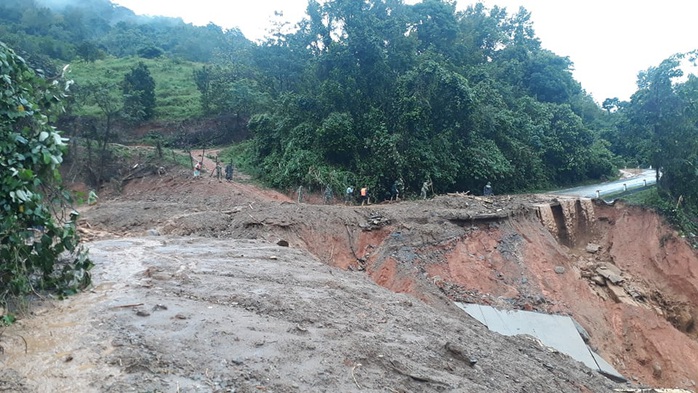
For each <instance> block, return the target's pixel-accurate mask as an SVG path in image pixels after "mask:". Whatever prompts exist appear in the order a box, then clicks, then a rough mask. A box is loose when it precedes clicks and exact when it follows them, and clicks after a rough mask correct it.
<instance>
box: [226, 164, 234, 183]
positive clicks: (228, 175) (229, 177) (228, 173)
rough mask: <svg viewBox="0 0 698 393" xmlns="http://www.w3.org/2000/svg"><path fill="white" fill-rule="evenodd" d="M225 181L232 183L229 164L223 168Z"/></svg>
mask: <svg viewBox="0 0 698 393" xmlns="http://www.w3.org/2000/svg"><path fill="white" fill-rule="evenodd" d="M225 180H226V181H229V182H230V181H233V163H232V162H231V163H229V164H228V165H226V166H225Z"/></svg>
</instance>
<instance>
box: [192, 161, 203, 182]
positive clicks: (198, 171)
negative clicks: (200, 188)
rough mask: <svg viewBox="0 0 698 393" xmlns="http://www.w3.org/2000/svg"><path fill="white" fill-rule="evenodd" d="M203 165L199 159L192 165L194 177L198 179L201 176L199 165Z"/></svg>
mask: <svg viewBox="0 0 698 393" xmlns="http://www.w3.org/2000/svg"><path fill="white" fill-rule="evenodd" d="M203 165H204V162H203V161H199V162H197V163H196V165H194V179H198V178H199V176H201V167H202V166H203Z"/></svg>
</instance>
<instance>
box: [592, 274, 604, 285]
mask: <svg viewBox="0 0 698 393" xmlns="http://www.w3.org/2000/svg"><path fill="white" fill-rule="evenodd" d="M591 281H593V282H594V284H596V285H600V286H604V285H606V279H605V278H603V276H599V275H595V276H593V277H591Z"/></svg>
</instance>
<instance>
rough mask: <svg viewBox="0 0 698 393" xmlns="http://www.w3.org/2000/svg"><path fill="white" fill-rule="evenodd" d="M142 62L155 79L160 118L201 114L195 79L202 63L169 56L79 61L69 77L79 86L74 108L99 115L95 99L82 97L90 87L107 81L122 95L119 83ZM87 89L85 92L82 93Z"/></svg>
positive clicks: (155, 115) (180, 117)
mask: <svg viewBox="0 0 698 393" xmlns="http://www.w3.org/2000/svg"><path fill="white" fill-rule="evenodd" d="M140 62H142V63H143V64H144V65H145V66H146V67H147V69H148V71H149V72H150V75H151V77H152V78H153V81H154V82H155V103H156V105H155V107H154V118H155V119H158V120H183V119H188V118H195V117H200V116H201V115H202V112H201V108H200V106H199V97H200V94H199V92H198V91H197V88H196V85H195V83H194V80H193V78H192V75H193V72H194V70H195V69H196V68H197V67H200V65H199V64H196V63H190V62H186V61H176V60H173V59H169V58H162V57H160V58H156V59H138V58H133V57H129V58H122V59H115V58H112V57H108V58H105V59H102V60H97V61H95V62H94V63H91V64H87V63H82V62H78V63H75V64H72V65H71V68H70V77H71V79H73V80H74V81H75V84H76V85H77V86H78V87H80V90H81V92H80V93H78V96H77V97H75V98H76V99H77V100H78V102H79V104H80V106H79V107H75V108H73V112H74V114H76V115H79V116H100V115H101V112H102V111H101V110H100V109H99V107H98V106H96V105H95V104H94V103H93V102H90V101H89V100H85V99H83V97H86V95H88V93H89V89H88V88H87V86H92V85H95V84H106V85H109V86H113V87H111V89H113V90H114V91H113V94H119V95H121V89H120V88H119V85H118V82H119V81H121V80H123V78H124V76H125V75H126V74H128V73H129V72H130V71H131V70H132V69H133V68H134V67H137V66H138V64H139V63H140ZM82 92H84V94H83V93H82Z"/></svg>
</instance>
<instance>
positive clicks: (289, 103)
mask: <svg viewBox="0 0 698 393" xmlns="http://www.w3.org/2000/svg"><path fill="white" fill-rule="evenodd" d="M75 4H77V3H75ZM0 32H2V37H3V40H4V41H5V42H7V43H8V44H9V45H10V46H11V47H14V48H15V49H16V50H17V51H18V52H19V53H21V54H22V55H23V56H24V57H25V58H26V59H27V61H28V62H29V63H30V64H32V65H33V66H34V68H37V69H41V70H42V72H44V73H47V74H51V72H52V71H53V72H57V70H60V66H57V65H58V64H61V63H66V62H73V63H76V64H83V63H86V64H89V63H94V62H100V64H102V63H103V64H110V62H114V60H113V59H125V60H126V61H129V60H128V59H132V60H131V63H130V64H131V65H130V70H131V72H133V70H137V69H138V67H142V66H140V65H139V64H140V63H141V62H143V61H148V62H149V63H148V64H149V65H148V68H150V69H151V70H153V69H155V70H160V69H162V70H166V69H168V67H169V68H172V65H171V64H170V65H167V66H163V67H157V64H159V63H162V64H165V62H171V61H180V62H195V63H191V64H194V65H195V67H196V69H195V71H194V72H191V75H187V76H186V77H187V78H190V79H191V85H190V86H195V87H196V96H197V97H199V98H198V100H196V101H193V100H191V99H190V97H192V96H193V94H192V92H191V91H186V92H185V91H182V94H183V97H185V96H186V97H187V99H185V100H182V101H183V102H184V103H183V104H182V105H189V106H192V105H196V106H197V111H196V113H200V114H201V115H200V116H201V117H202V118H206V117H211V118H216V117H221V116H224V117H229V118H232V119H234V121H233V122H232V123H230V125H229V127H231V128H234V129H236V130H241V129H242V130H245V132H246V133H247V134H248V135H250V140H249V141H248V142H247V143H246V145H245V146H247V150H246V152H245V153H244V154H243V156H241V157H239V159H240V161H241V162H243V163H244V164H245V165H246V166H247V167H248V170H253V171H255V172H256V174H257V175H258V176H259V177H260V178H261V179H263V180H264V181H265V182H267V183H268V184H270V185H273V186H275V187H279V188H295V187H297V186H299V185H304V186H310V187H315V188H316V189H317V188H320V187H325V186H327V185H329V186H331V187H332V188H334V189H335V190H340V189H343V188H344V187H346V186H348V185H354V186H368V187H369V188H370V189H371V190H373V192H374V194H375V195H379V196H380V195H382V194H383V193H384V192H385V191H387V190H388V188H389V187H390V185H391V184H393V183H394V182H395V181H396V180H400V181H401V182H402V184H403V185H404V187H405V192H406V193H407V194H412V195H416V194H417V193H418V192H419V188H420V187H421V185H422V183H423V182H425V181H428V180H430V181H432V182H433V186H434V189H435V191H436V192H447V191H465V190H470V191H471V192H474V193H478V191H479V190H481V189H482V186H483V185H484V184H485V183H486V182H488V181H490V182H493V183H494V185H495V189H496V191H497V192H499V193H505V192H520V191H534V190H541V189H550V188H553V187H560V186H565V185H571V184H576V183H579V182H584V181H588V180H589V181H590V180H599V179H606V178H610V177H613V176H615V173H616V168H617V167H619V166H633V167H635V166H642V167H648V166H649V165H653V166H654V167H655V168H662V171H661V172H658V174H660V173H661V174H662V179H663V180H662V181H661V182H660V188H662V189H663V190H666V191H667V192H669V194H670V195H672V198H675V199H676V198H679V197H682V198H683V200H689V201H693V200H695V199H696V198H695V197H694V196H693V195H694V194H696V193H695V192H694V191H692V189H691V186H690V185H689V184H692V183H691V182H689V181H688V180H690V179H693V177H692V176H695V170H693V169H692V168H694V166H695V158H694V157H693V156H692V154H693V153H691V152H695V151H696V149H693V147H692V145H690V144H685V143H679V141H685V140H687V138H693V137H694V135H695V129H696V121H695V110H694V106H693V104H691V103H692V102H694V100H695V89H694V84H695V78H694V77H688V78H685V80H683V81H680V82H677V78H676V75H677V74H678V73H680V72H681V71H680V67H678V66H677V63H676V62H677V61H678V57H680V56H679V55H677V57H672V58H670V59H667V61H665V62H664V63H662V64H661V65H659V66H657V67H650V68H649V69H648V70H647V71H646V72H644V73H643V74H641V75H640V76H639V79H638V91H637V93H636V94H635V95H634V96H633V97H632V98H631V100H630V101H629V102H621V101H619V100H618V99H617V98H608V99H607V100H605V101H604V103H603V105H602V106H599V105H598V104H597V103H596V102H595V101H594V100H593V99H592V97H591V96H590V95H589V94H587V93H586V92H585V91H584V89H583V87H582V86H581V85H580V84H579V82H577V81H576V80H575V79H574V78H573V76H572V70H573V67H574V64H573V63H572V62H571V61H570V59H569V58H567V57H563V56H558V55H557V54H555V53H553V52H551V51H549V50H546V49H544V47H543V46H542V44H541V41H540V39H539V38H538V37H537V36H536V34H535V29H534V26H533V24H532V23H531V17H530V14H529V12H528V11H527V10H525V9H524V8H521V9H518V10H513V12H512V11H511V10H508V9H505V8H501V7H496V6H495V7H492V8H487V7H485V6H484V5H483V4H474V5H472V6H469V7H468V8H467V9H465V10H457V9H456V6H455V2H454V1H450V0H424V1H422V2H420V3H416V4H405V3H404V2H403V1H402V0H363V1H355V0H329V1H325V2H322V3H321V2H318V1H316V0H310V1H309V2H308V5H307V9H306V17H305V18H304V19H303V20H302V21H301V22H300V23H299V24H298V25H297V26H295V29H291V30H289V29H288V28H287V26H281V25H275V26H272V28H271V29H270V30H269V33H268V36H267V38H266V40H264V41H261V42H256V43H255V42H252V41H250V40H248V39H247V38H245V37H244V36H243V35H242V34H241V32H240V31H239V30H238V29H229V30H226V29H222V28H221V27H219V26H216V25H213V24H209V25H207V26H193V25H191V24H186V23H184V22H183V21H182V20H181V19H173V18H165V17H144V16H139V15H135V14H134V13H133V12H132V11H130V10H128V9H126V8H123V7H120V6H118V5H114V4H112V3H111V2H110V1H108V0H96V1H91V2H89V3H88V4H82V3H81V4H80V6H77V5H71V2H64V5H63V6H61V7H52V8H49V7H47V6H46V3H45V2H44V1H43V0H29V1H19V0H7V1H4V2H3V3H2V4H0ZM681 56H683V57H682V59H684V60H685V59H688V58H691V55H689V54H684V55H681ZM119 64H121V67H122V68H121V69H123V63H119ZM180 64H182V63H180ZM100 67H101V66H100ZM115 69H116V68H115ZM158 72H159V71H158ZM108 75H112V77H113V79H114V80H113V81H111V84H108V83H102V84H101V85H100V86H110V85H111V86H113V89H114V91H113V92H111V95H112V96H113V97H118V96H122V97H121V98H120V101H119V102H123V107H117V108H114V111H113V112H110V113H111V116H114V118H120V119H122V120H123V123H124V124H126V126H125V128H128V126H129V125H130V126H133V120H134V119H140V120H139V121H141V122H144V121H152V122H157V121H166V120H167V117H166V116H167V113H168V112H172V111H171V110H168V111H164V110H161V109H159V108H160V106H161V105H165V104H166V103H167V104H168V105H172V102H176V99H173V98H172V97H168V99H166V100H164V99H158V100H154V99H153V98H152V96H148V97H149V98H148V99H147V100H144V101H143V104H140V103H139V101H134V100H132V99H131V100H129V97H131V98H133V97H135V96H134V94H133V92H132V91H131V90H129V91H127V90H124V89H125V87H124V85H123V83H122V81H123V80H125V78H127V75H126V73H124V72H123V71H121V72H120V73H119V72H112V73H107V76H108ZM101 78H102V82H104V81H103V79H104V77H103V76H102V77H101ZM146 79H147V78H146ZM159 81H160V80H159V79H158V76H157V75H154V79H153V81H152V82H148V83H149V84H148V85H147V86H148V89H150V90H154V91H155V95H157V94H158V91H159V90H158V89H159V88H160V86H159V83H161V82H159ZM75 82H76V85H77V86H76V87H77V88H76V91H80V86H81V84H82V85H83V86H84V85H85V83H84V82H83V81H80V80H76V81H75ZM153 85H154V86H153ZM83 90H84V89H83ZM150 90H149V91H150ZM139 94H140V93H139ZM149 94H150V93H149ZM185 94H186V95H185ZM84 96H85V97H88V96H89V95H88V94H85V95H84ZM74 98H75V99H74V101H75V104H77V105H78V106H77V107H78V108H79V106H80V105H81V104H83V103H81V102H80V99H81V98H80V96H79V95H77V94H76V97H74ZM114 102H116V101H114ZM146 102H148V103H149V104H148V105H149V106H148V107H145V106H144V107H140V105H146V104H145V103H146ZM85 103H87V102H85ZM168 108H171V107H168ZM180 112H181V113H194V112H193V111H192V110H191V109H188V110H184V111H180ZM78 113H79V111H78ZM134 114H135V115H134ZM154 114H157V115H154ZM129 121H131V122H130V123H129ZM110 124H111V123H110ZM96 134H99V130H97V132H96ZM103 134H104V132H103ZM106 134H109V135H112V134H110V133H109V132H107V133H106ZM113 135H117V134H113ZM173 143H174V142H173Z"/></svg>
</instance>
